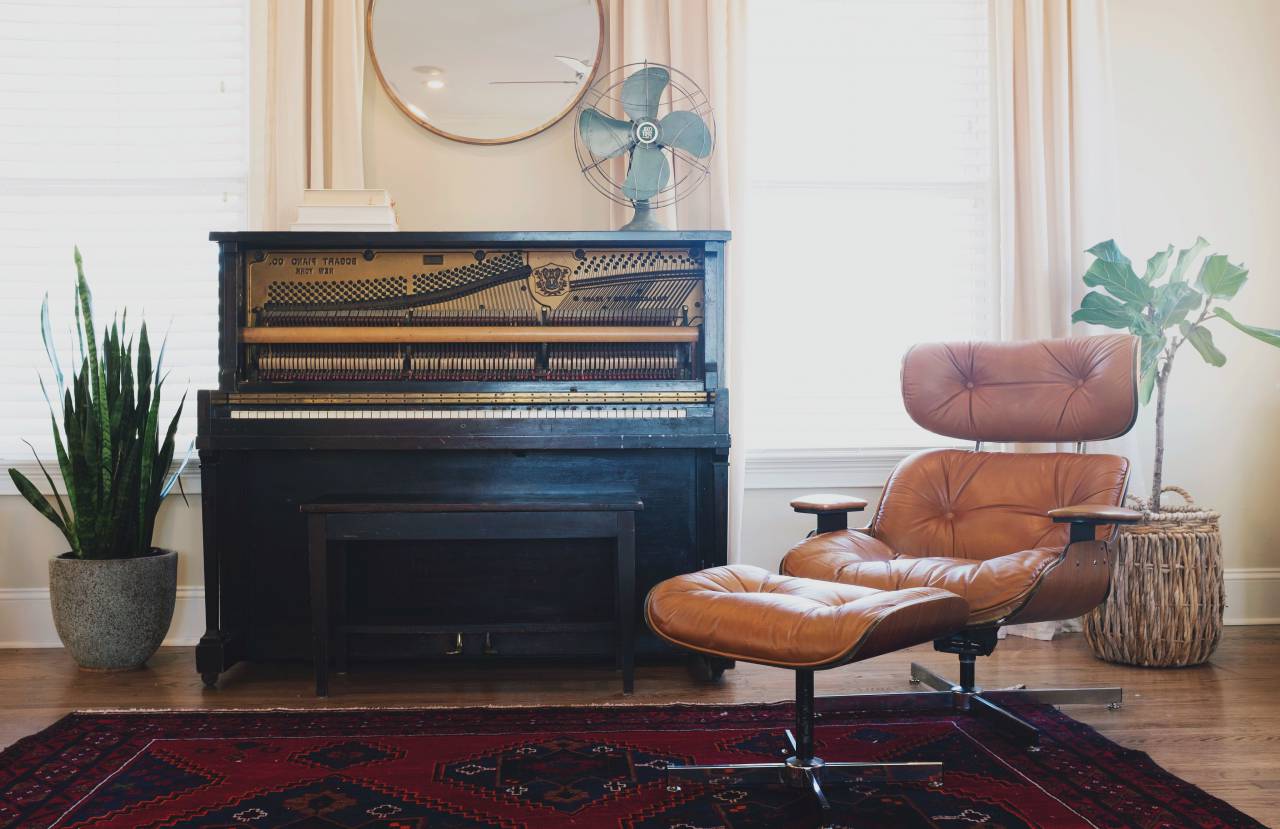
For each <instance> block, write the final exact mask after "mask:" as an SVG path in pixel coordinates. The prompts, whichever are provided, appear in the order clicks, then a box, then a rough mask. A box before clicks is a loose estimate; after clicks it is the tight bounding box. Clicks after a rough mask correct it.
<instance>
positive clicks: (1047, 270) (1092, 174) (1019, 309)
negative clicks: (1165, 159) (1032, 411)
mask: <svg viewBox="0 0 1280 829" xmlns="http://www.w3.org/2000/svg"><path fill="white" fill-rule="evenodd" d="M992 13H993V18H994V19H993V31H994V36H995V39H994V43H995V50H996V55H995V57H996V60H995V66H996V113H997V115H996V130H997V156H998V158H997V169H998V175H997V180H998V181H999V198H998V203H999V211H1000V217H999V219H1000V220H999V260H1000V276H1001V333H1002V335H1003V337H1004V338H1005V339H1010V340H1024V339H1041V338H1046V337H1065V336H1068V335H1069V334H1070V333H1071V312H1072V311H1073V310H1074V309H1075V308H1076V307H1077V306H1078V304H1079V301H1080V298H1081V296H1083V294H1084V291H1085V286H1084V283H1083V281H1082V280H1081V276H1082V275H1083V274H1084V272H1085V269H1086V267H1087V260H1088V256H1087V255H1086V254H1085V252H1084V251H1085V249H1086V248H1089V247H1091V246H1092V245H1093V244H1095V243H1097V242H1100V241H1102V240H1104V239H1107V238H1110V236H1111V235H1113V234H1114V233H1115V228H1116V224H1115V209H1114V204H1115V197H1114V183H1115V157H1114V152H1113V144H1114V139H1115V130H1114V128H1113V120H1114V119H1113V110H1112V96H1111V73H1110V45H1109V39H1108V34H1107V7H1106V2H1105V0H993V3H992ZM1122 441H1123V442H1120V443H1119V444H1118V445H1115V446H1111V447H1108V448H1109V450H1110V451H1114V452H1117V453H1118V454H1124V455H1127V456H1129V457H1130V458H1134V457H1136V455H1137V453H1136V452H1135V451H1133V450H1134V448H1135V446H1134V445H1133V444H1132V443H1131V442H1128V441H1124V440H1123V439H1122ZM1062 628H1063V625H1062V624H1061V623H1058V622H1044V623H1037V624H1030V625H1012V626H1010V627H1007V628H1004V630H1005V631H1006V632H1008V633H1012V634H1016V635H1021V636H1032V637H1035V638H1038V639H1051V638H1053V635H1054V634H1055V633H1056V632H1057V631H1058V630H1060V629H1062Z"/></svg>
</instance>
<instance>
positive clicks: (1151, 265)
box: [1142, 245, 1173, 285]
mask: <svg viewBox="0 0 1280 829" xmlns="http://www.w3.org/2000/svg"><path fill="white" fill-rule="evenodd" d="M1170 256H1173V245H1169V247H1167V248H1165V249H1164V250H1162V251H1160V252H1159V253H1157V254H1156V255H1155V256H1153V257H1151V258H1150V259H1148V260H1147V270H1146V272H1145V273H1144V274H1142V281H1143V282H1145V283H1147V284H1148V285H1150V284H1151V283H1152V282H1155V281H1156V280H1157V279H1159V278H1160V277H1161V276H1164V269H1165V268H1167V267H1169V257H1170Z"/></svg>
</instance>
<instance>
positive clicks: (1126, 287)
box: [1084, 259, 1152, 311]
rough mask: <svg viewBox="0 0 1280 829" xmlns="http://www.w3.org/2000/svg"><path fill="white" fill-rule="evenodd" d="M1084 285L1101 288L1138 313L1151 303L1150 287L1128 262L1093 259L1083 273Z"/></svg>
mask: <svg viewBox="0 0 1280 829" xmlns="http://www.w3.org/2000/svg"><path fill="white" fill-rule="evenodd" d="M1084 284H1086V285H1088V286H1089V287H1090V288H1103V289H1104V290H1106V292H1107V293H1109V294H1111V295H1112V296H1113V297H1115V298H1116V299H1118V300H1120V301H1121V302H1123V303H1126V304H1128V305H1130V306H1134V310H1135V311H1140V310H1141V308H1142V307H1143V306H1145V305H1146V304H1147V303H1149V302H1150V301H1151V293H1152V291H1151V286H1150V285H1148V284H1147V283H1145V282H1143V281H1142V280H1141V279H1139V278H1138V275H1137V274H1136V273H1134V272H1133V268H1132V267H1130V266H1129V263H1128V262H1108V261H1107V260H1105V259H1095V260H1093V264H1092V265H1090V266H1089V270H1087V271H1085V274H1084Z"/></svg>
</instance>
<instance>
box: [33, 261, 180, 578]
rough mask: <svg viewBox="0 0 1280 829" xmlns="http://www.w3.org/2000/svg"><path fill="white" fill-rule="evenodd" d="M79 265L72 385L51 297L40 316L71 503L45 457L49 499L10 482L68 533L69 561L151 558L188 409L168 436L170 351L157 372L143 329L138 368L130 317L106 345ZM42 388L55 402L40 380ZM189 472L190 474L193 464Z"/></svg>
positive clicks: (159, 359)
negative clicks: (163, 408)
mask: <svg viewBox="0 0 1280 829" xmlns="http://www.w3.org/2000/svg"><path fill="white" fill-rule="evenodd" d="M75 260H76V304H75V319H76V340H77V344H78V349H77V350H78V354H77V356H78V357H79V368H78V369H74V370H73V371H72V374H71V378H70V380H71V382H70V383H69V384H68V383H66V378H65V377H64V375H63V373H62V367H61V364H60V361H59V360H58V355H57V352H56V350H55V349H54V342H53V333H52V326H51V325H50V323H49V298H48V297H47V296H46V297H45V299H44V304H43V306H41V309H40V333H41V336H42V338H43V340H44V347H45V352H46V353H47V355H48V357H49V364H50V368H51V369H52V373H53V381H54V384H55V387H56V389H57V392H58V396H59V398H60V399H59V400H58V403H60V404H61V405H60V408H61V412H60V413H61V415H62V422H61V424H59V423H58V418H57V416H56V415H55V413H54V412H55V406H54V402H53V401H51V400H50V401H49V409H50V411H49V416H50V420H51V421H52V425H53V444H54V448H55V450H56V453H57V459H58V468H59V470H60V471H61V472H62V480H63V482H64V484H65V486H66V498H65V499H64V498H63V496H62V494H61V493H59V491H58V487H57V486H56V485H55V483H54V480H53V477H52V476H51V475H50V474H49V471H48V470H47V469H46V468H45V465H44V462H43V461H41V460H40V458H39V456H37V457H36V463H37V464H38V465H39V467H40V471H41V473H43V477H44V480H45V483H46V484H47V486H48V491H49V493H50V494H51V495H52V496H53V497H52V498H50V497H49V496H47V495H45V494H44V493H42V492H41V491H40V490H39V488H38V487H36V485H35V484H33V483H32V482H31V481H30V480H29V479H28V478H27V476H26V475H23V474H22V472H20V471H19V470H17V469H10V470H9V477H10V478H12V479H13V483H14V485H15V486H16V487H17V488H18V492H19V493H21V494H22V496H23V497H24V498H26V499H27V501H28V502H30V504H31V505H32V506H33V507H35V508H36V510H37V511H39V513H40V514H41V515H43V516H44V517H45V518H47V519H48V520H49V521H50V522H51V523H52V524H53V525H54V526H55V527H57V528H58V530H59V531H60V532H61V533H62V535H63V537H64V538H65V539H66V541H67V544H68V545H69V546H70V547H71V551H70V552H71V557H72V558H80V559H112V558H133V557H136V556H144V555H147V554H148V553H149V552H150V550H151V534H152V532H153V531H154V529H155V523H156V513H157V512H158V511H159V509H160V502H161V501H162V500H164V497H165V496H166V495H168V494H169V491H170V490H171V489H172V488H173V486H174V484H175V483H177V482H178V480H179V477H178V476H179V474H180V473H181V472H182V469H181V468H179V469H178V470H177V471H175V472H173V473H169V465H170V462H171V461H172V460H173V449H174V436H175V434H176V433H177V430H178V421H179V418H180V417H181V415H182V402H179V403H178V410H177V412H175V413H174V415H173V418H172V419H171V420H170V421H169V424H168V428H167V429H165V431H164V434H163V436H162V435H161V432H160V426H161V424H160V391H161V388H162V387H163V386H164V375H163V374H161V364H162V363H163V360H164V346H163V344H162V345H161V347H160V352H159V354H158V355H157V356H156V359H155V363H154V365H153V364H152V359H151V342H150V340H149V338H148V337H147V325H146V323H143V324H142V327H141V331H140V332H139V335H138V352H137V360H136V368H135V361H134V351H133V345H134V343H133V339H132V338H131V337H130V336H129V334H128V331H127V323H128V317H127V315H126V316H125V317H124V318H123V319H121V320H120V321H119V322H118V323H117V322H116V321H114V320H113V321H112V323H111V325H110V327H108V328H106V329H105V330H104V332H103V334H104V336H103V338H102V339H101V341H100V340H99V339H98V335H97V332H96V331H95V330H94V322H93V299H92V297H91V295H90V293H89V283H88V282H87V281H86V280H85V276H84V263H83V261H82V259H81V257H80V250H79V249H78V248H77V249H76V252H75ZM40 386H41V389H42V390H44V391H45V398H46V400H48V391H47V389H45V386H44V380H43V379H41V381H40ZM185 399H186V395H185V394H184V395H183V401H185ZM60 425H61V428H59V426H60ZM28 445H30V444H28ZM187 458H190V450H189V449H188V452H187ZM182 466H183V467H185V466H186V459H184V460H183V462H182Z"/></svg>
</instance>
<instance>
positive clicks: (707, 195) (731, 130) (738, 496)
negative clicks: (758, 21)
mask: <svg viewBox="0 0 1280 829" xmlns="http://www.w3.org/2000/svg"><path fill="white" fill-rule="evenodd" d="M747 5H748V3H747V0H609V2H608V4H607V9H606V11H607V14H608V22H609V65H608V67H605V68H607V69H613V68H616V67H619V66H623V65H625V64H628V63H640V62H643V61H646V60H647V61H649V62H651V63H662V64H666V65H668V66H671V67H674V68H675V69H678V70H680V71H681V72H683V73H684V74H686V75H688V76H689V77H690V78H692V79H693V81H694V82H695V83H697V84H698V86H699V87H700V88H701V89H702V91H703V92H705V93H706V95H707V98H708V100H709V101H710V104H711V108H712V111H713V113H714V116H715V122H716V148H715V154H714V155H713V156H712V158H711V175H710V176H709V177H708V179H707V181H706V182H704V183H703V184H702V185H701V186H700V187H699V188H698V189H697V190H695V191H694V192H693V193H691V194H690V195H689V196H688V197H687V198H683V199H681V200H680V201H678V202H676V204H675V205H673V206H671V207H667V208H663V209H662V210H660V211H655V212H656V214H657V216H658V217H659V218H660V219H661V220H662V221H663V222H664V223H666V224H667V226H668V227H671V228H674V229H680V230H693V229H711V230H725V229H727V230H731V231H733V234H734V238H733V241H732V242H730V243H729V246H728V253H727V262H726V286H725V293H726V305H727V308H726V341H727V352H728V353H727V355H726V356H727V361H726V362H727V365H725V366H723V367H722V371H724V372H725V374H724V376H725V377H727V378H728V381H727V383H728V387H729V389H730V392H731V394H732V401H733V402H731V404H730V413H731V414H730V424H729V430H730V432H731V434H733V435H734V436H735V446H734V448H733V450H732V451H731V453H730V456H729V560H730V561H735V560H737V555H738V549H739V531H738V529H739V527H740V524H741V521H740V518H741V515H742V494H743V471H744V470H743V467H744V465H745V464H744V459H743V455H742V450H741V448H740V447H741V446H742V437H743V435H744V432H743V416H744V414H745V412H744V407H743V393H742V388H743V386H742V374H743V365H742V362H743V361H742V358H741V356H740V355H741V352H742V349H741V342H742V317H743V306H744V297H743V287H744V286H743V279H742V269H741V268H740V267H739V266H738V263H740V262H743V261H745V257H746V255H747V254H746V252H745V250H746V245H747V234H746V233H745V232H744V222H743V213H744V208H743V199H744V195H745V183H746V175H745V171H744V169H743V168H744V155H745V152H744V148H743V146H742V138H743V136H744V134H745V129H744V123H745V119H744V101H745V99H746V95H745V89H744V85H745V83H744V81H745V72H746V63H745V54H744V50H745V47H746V9H747ZM602 71H603V68H602ZM677 108H679V107H678V106H677ZM630 218H631V208H630V207H629V206H624V205H615V206H614V212H613V215H612V220H613V222H614V226H615V227H618V226H621V225H622V224H623V223H625V222H626V221H628V220H629V219H630Z"/></svg>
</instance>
